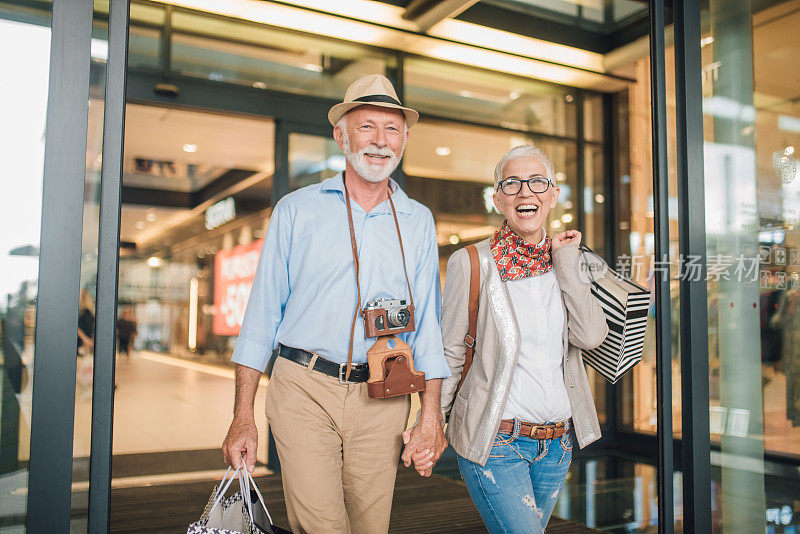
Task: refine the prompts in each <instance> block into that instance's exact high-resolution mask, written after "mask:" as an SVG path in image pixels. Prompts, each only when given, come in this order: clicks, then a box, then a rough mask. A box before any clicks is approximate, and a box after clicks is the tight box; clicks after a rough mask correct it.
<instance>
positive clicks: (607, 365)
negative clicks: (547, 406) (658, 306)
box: [580, 244, 650, 384]
mask: <svg viewBox="0 0 800 534" xmlns="http://www.w3.org/2000/svg"><path fill="white" fill-rule="evenodd" d="M580 248H581V255H582V258H583V262H582V264H581V276H582V277H586V279H588V281H589V282H590V283H591V284H592V295H594V297H595V298H596V299H597V300H598V301H599V302H600V306H601V307H602V308H603V312H604V313H605V314H606V322H607V323H608V336H606V339H605V341H603V343H602V344H601V345H600V346H599V347H597V348H595V349H592V350H584V351H583V361H584V362H586V363H588V364H589V365H591V366H592V367H593V368H594V369H595V370H596V371H597V372H598V373H600V374H601V375H603V376H604V377H605V378H606V379H607V380H608V381H610V382H611V383H612V384H613V383H615V382H617V381H618V380H619V379H620V378H622V376H623V375H624V374H625V373H627V372H628V371H629V370H630V369H631V368H632V367H633V366H634V365H636V364H637V363H639V362H640V361H642V352H643V350H644V335H645V330H646V327H647V312H648V308H649V306H650V292H649V291H648V290H647V289H645V288H643V287H642V286H640V285H639V284H637V283H635V282H633V281H632V280H629V279H628V278H625V277H623V276H620V275H619V274H617V273H616V272H614V271H613V270H612V269H611V268H610V267H609V266H608V264H607V263H606V262H605V261H603V259H602V258H601V257H600V256H598V255H597V254H596V253H595V252H594V251H592V250H591V249H590V248H589V247H587V246H586V245H583V244H581V247H580Z"/></svg>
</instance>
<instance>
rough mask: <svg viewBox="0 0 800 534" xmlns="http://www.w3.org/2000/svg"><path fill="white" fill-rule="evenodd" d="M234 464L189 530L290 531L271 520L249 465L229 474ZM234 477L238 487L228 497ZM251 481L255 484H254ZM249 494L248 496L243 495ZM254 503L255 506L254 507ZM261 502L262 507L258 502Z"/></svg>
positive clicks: (209, 533)
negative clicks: (237, 481)
mask: <svg viewBox="0 0 800 534" xmlns="http://www.w3.org/2000/svg"><path fill="white" fill-rule="evenodd" d="M230 472H231V468H230V467H229V468H228V470H227V471H226V472H225V475H224V476H223V477H222V480H221V481H220V483H219V485H217V486H216V487H215V488H214V490H213V491H212V492H211V497H210V498H209V499H208V503H207V504H206V507H205V509H204V510H203V513H202V514H201V516H200V520H199V521H196V522H194V523H192V524H191V525H189V528H188V529H187V531H186V533H187V534H291V532H289V531H288V530H284V529H282V528H279V527H276V526H275V525H273V524H272V517H270V515H269V512H268V511H267V506H266V504H264V497H262V495H261V492H260V491H259V490H258V486H256V482H255V480H253V477H252V476H251V475H250V473H249V472H248V471H247V469H246V468H241V469H236V470H235V471H234V472H233V474H231V476H230V478H228V474H230ZM234 478H236V479H238V480H239V491H237V492H236V493H234V494H233V495H231V496H230V497H228V498H227V499H226V498H224V497H225V493H226V492H227V491H228V488H229V487H230V485H231V483H232V482H233V480H234ZM251 484H252V487H251ZM245 495H247V498H245V497H244V496H245ZM253 504H255V505H256V506H255V508H254V507H253ZM259 504H260V505H261V506H260V507H259V506H258V505H259Z"/></svg>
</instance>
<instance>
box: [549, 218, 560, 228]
mask: <svg viewBox="0 0 800 534" xmlns="http://www.w3.org/2000/svg"><path fill="white" fill-rule="evenodd" d="M550 228H556V229H558V228H561V221H559V220H558V219H556V220H555V221H553V222H551V223H550Z"/></svg>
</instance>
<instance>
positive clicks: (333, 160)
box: [289, 133, 345, 191]
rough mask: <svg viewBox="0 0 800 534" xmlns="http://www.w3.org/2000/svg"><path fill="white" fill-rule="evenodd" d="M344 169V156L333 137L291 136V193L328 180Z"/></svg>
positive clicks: (291, 134) (293, 134)
mask: <svg viewBox="0 0 800 534" xmlns="http://www.w3.org/2000/svg"><path fill="white" fill-rule="evenodd" d="M344 167H345V157H344V154H342V151H341V150H339V146H338V145H337V144H336V141H335V140H334V139H333V138H332V137H322V136H319V135H308V134H302V133H290V134H289V191H294V190H296V189H300V188H301V187H305V186H307V185H311V184H316V183H319V182H321V181H323V180H326V179H328V178H330V177H332V176H334V175H336V174H337V173H340V172H342V171H343V170H344Z"/></svg>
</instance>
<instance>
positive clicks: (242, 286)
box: [214, 239, 264, 336]
mask: <svg viewBox="0 0 800 534" xmlns="http://www.w3.org/2000/svg"><path fill="white" fill-rule="evenodd" d="M263 245H264V240H263V239H259V240H258V241H254V242H253V243H251V244H250V245H238V246H235V247H233V248H232V249H230V250H220V251H219V252H217V255H216V257H215V258H214V305H215V306H216V308H217V314H216V315H215V316H214V334H216V335H218V336H238V335H239V329H241V327H242V320H243V319H244V311H245V309H246V308H247V299H249V298H250V288H251V287H253V279H254V278H255V276H256V267H258V258H259V256H260V255H261V247H262V246H263Z"/></svg>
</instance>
